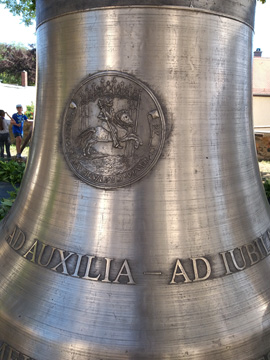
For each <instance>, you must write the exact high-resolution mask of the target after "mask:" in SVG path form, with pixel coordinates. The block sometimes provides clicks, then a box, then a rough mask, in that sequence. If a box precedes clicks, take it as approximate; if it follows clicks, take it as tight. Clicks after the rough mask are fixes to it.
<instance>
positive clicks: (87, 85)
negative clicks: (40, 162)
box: [62, 71, 165, 189]
mask: <svg viewBox="0 0 270 360" xmlns="http://www.w3.org/2000/svg"><path fill="white" fill-rule="evenodd" d="M62 136H63V149H64V154H65V158H66V160H67V163H68V165H69V166H70V168H71V170H72V171H73V172H74V173H75V174H76V175H77V176H78V177H79V178H80V179H81V180H83V181H84V182H86V183H87V184H89V185H92V186H95V187H99V188H104V189H113V188H118V187H122V186H126V185H130V184H132V183H134V182H136V181H138V180H139V179H141V178H142V177H144V176H145V175H146V174H147V173H148V172H149V171H150V170H151V169H152V168H153V166H154V165H155V164H156V162H157V160H158V158H159V157H160V154H161V152H162V148H163V145H164V140H165V119H164V115H163V112H162V109H161V106H160V104H159V102H158V100H157V98H156V96H155V95H154V93H153V92H152V91H151V90H150V89H149V88H148V87H147V86H146V85H145V84H143V83H142V82H141V81H139V80H137V79H135V78H134V77H132V76H130V75H128V74H125V73H122V72H118V71H108V72H99V73H96V74H94V75H90V76H89V77H87V78H86V79H85V80H84V81H82V83H80V84H79V86H78V87H77V89H76V90H75V91H74V92H73V94H72V96H71V99H70V100H69V105H68V106H67V108H66V111H65V114H64V123H63V132H62Z"/></svg>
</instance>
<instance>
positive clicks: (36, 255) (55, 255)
mask: <svg viewBox="0 0 270 360" xmlns="http://www.w3.org/2000/svg"><path fill="white" fill-rule="evenodd" d="M6 241H7V243H8V244H9V245H10V247H11V248H12V249H13V250H15V251H16V252H17V253H19V254H20V255H21V256H23V257H24V258H25V259H26V260H28V261H30V262H32V263H34V264H36V265H38V266H41V267H44V268H47V269H50V270H51V271H55V272H56V273H59V274H63V275H67V276H72V277H74V278H80V279H84V280H90V281H100V282H103V283H112V284H126V285H135V284H136V282H135V279H134V276H133V271H132V267H131V263H130V261H129V260H128V259H122V260H120V259H113V258H110V257H103V258H102V257H99V256H98V255H96V254H78V253H75V252H74V251H71V250H63V249H58V248H56V247H53V246H51V245H49V244H45V243H44V242H42V241H40V240H38V239H33V240H31V239H27V236H26V234H25V233H24V232H23V231H22V230H21V229H20V228H19V227H17V226H16V227H15V228H14V229H13V231H12V232H11V233H10V234H9V235H8V236H7V237H6ZM269 255H270V231H269V229H267V230H266V231H265V233H264V234H262V235H261V236H260V237H258V238H256V239H255V240H252V241H251V242H249V243H247V244H244V245H242V246H239V247H237V248H234V249H229V250H226V251H222V252H220V253H219V254H212V255H211V254H209V255H204V256H196V257H191V258H189V259H183V258H180V257H179V258H177V259H176V260H175V261H174V263H173V264H171V265H169V266H170V268H169V269H170V270H168V273H166V272H164V271H160V270H159V269H155V270H150V269H145V271H144V272H143V275H145V278H148V279H149V278H151V277H150V276H149V275H152V276H154V275H157V276H159V278H162V279H163V278H165V277H167V281H168V284H169V285H178V284H190V283H193V282H199V281H206V280H210V279H215V278H219V277H222V276H227V275H232V274H234V273H237V272H240V271H243V270H245V269H247V268H249V267H251V266H254V265H256V264H257V263H259V262H260V261H262V260H263V259H265V258H266V257H267V256H269ZM220 265H221V266H220ZM147 275H148V276H147ZM152 278H153V277H152ZM0 360H1V359H0ZM269 360H270V359H269Z"/></svg>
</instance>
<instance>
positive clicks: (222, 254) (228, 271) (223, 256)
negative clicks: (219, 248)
mask: <svg viewBox="0 0 270 360" xmlns="http://www.w3.org/2000/svg"><path fill="white" fill-rule="evenodd" d="M226 253H227V251H224V252H221V253H220V255H221V256H222V260H223V263H224V265H225V269H226V274H225V275H230V274H232V272H231V270H230V267H229V264H228V260H227V257H226Z"/></svg>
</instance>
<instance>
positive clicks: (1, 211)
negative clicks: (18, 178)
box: [0, 187, 19, 220]
mask: <svg viewBox="0 0 270 360" xmlns="http://www.w3.org/2000/svg"><path fill="white" fill-rule="evenodd" d="M18 191H19V188H16V187H14V191H8V193H9V195H10V197H9V198H8V199H1V201H0V220H2V219H3V218H4V217H5V216H6V214H7V213H8V212H9V210H10V209H11V207H12V205H13V203H14V201H15V200H16V197H17V194H18Z"/></svg>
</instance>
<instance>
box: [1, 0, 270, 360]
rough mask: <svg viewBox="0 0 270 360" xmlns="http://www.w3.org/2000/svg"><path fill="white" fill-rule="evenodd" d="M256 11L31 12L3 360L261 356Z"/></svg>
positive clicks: (266, 285) (53, 7)
mask: <svg viewBox="0 0 270 360" xmlns="http://www.w3.org/2000/svg"><path fill="white" fill-rule="evenodd" d="M255 4H256V0H241V1H235V0H207V1H206V0H167V1H164V0H143V1H142V0H118V1H115V2H113V1H110V0H102V1H101V0H100V1H97V0H88V1H85V0H76V1H74V0H58V1H55V0H37V39H38V46H37V55H38V90H37V112H36V123H35V128H34V137H33V141H32V145H31V151H30V156H29V159H28V164H27V170H26V174H25V176H24V179H23V183H22V186H21V190H20V193H19V196H18V198H17V200H16V202H15V205H14V207H13V208H12V211H11V212H10V213H9V214H8V216H7V217H6V218H5V219H4V220H3V221H2V223H1V225H0V229H1V235H0V241H1V247H0V359H1V360H14V359H18V360H29V359H35V360H101V359H102V360H108V359H110V360H150V359H151V360H267V359H270V312H269V299H270V281H269V270H270V257H269V254H270V214H269V206H268V203H267V200H266V197H265V195H264V191H263V187H262V184H261V179H260V174H259V169H258V164H257V158H256V153H255V147H254V136H253V124H252V92H251V69H252V36H253V25H254V12H255Z"/></svg>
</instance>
